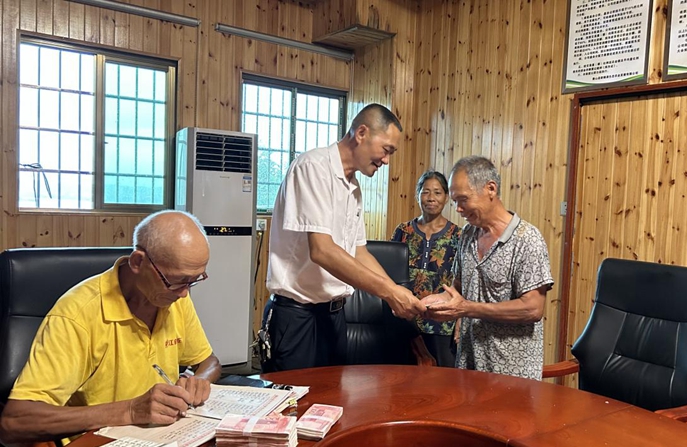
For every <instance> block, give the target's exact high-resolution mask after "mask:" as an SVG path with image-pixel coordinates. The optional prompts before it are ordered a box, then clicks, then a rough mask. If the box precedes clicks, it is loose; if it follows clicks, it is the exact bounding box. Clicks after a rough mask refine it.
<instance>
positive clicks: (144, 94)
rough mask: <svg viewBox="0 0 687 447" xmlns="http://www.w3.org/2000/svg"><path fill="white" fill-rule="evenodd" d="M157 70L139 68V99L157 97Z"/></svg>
mask: <svg viewBox="0 0 687 447" xmlns="http://www.w3.org/2000/svg"><path fill="white" fill-rule="evenodd" d="M154 82H155V72H154V71H153V70H148V69H145V68H139V69H138V97H139V99H151V100H152V99H155V96H154V95H155V90H154V86H153V84H154Z"/></svg>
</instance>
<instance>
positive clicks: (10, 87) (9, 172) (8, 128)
mask: <svg viewBox="0 0 687 447" xmlns="http://www.w3.org/2000/svg"><path fill="white" fill-rule="evenodd" d="M29 12H30V13H33V14H34V15H35V10H33V11H32V10H30V9H29ZM19 22H20V2H19V0H4V1H3V3H2V32H3V38H2V60H3V64H2V86H1V89H2V110H5V111H12V110H15V111H17V110H18V98H17V96H18V91H17V90H18V89H17V67H16V64H10V63H5V62H4V61H12V60H16V57H17V32H16V29H17V28H18V27H19ZM15 116H16V115H14V114H13V113H3V114H2V117H1V118H0V120H1V122H2V178H3V180H2V187H3V190H2V193H1V194H0V197H2V206H3V209H2V211H3V213H2V216H0V219H1V222H2V228H3V229H4V232H3V234H2V243H3V247H7V246H8V245H10V244H11V245H12V246H14V244H15V240H16V239H17V221H16V211H17V203H16V201H15V199H14V197H16V196H17V180H16V178H17V165H16V163H17V161H16V160H17V158H16V157H17V153H16V147H17V135H16V132H14V131H13V129H15V126H16V124H15V123H14V120H15Z"/></svg>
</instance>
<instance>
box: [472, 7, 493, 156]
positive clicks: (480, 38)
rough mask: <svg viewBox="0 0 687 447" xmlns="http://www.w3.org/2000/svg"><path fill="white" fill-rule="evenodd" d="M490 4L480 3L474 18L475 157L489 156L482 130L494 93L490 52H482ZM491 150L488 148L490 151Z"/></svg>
mask: <svg viewBox="0 0 687 447" xmlns="http://www.w3.org/2000/svg"><path fill="white" fill-rule="evenodd" d="M488 9H489V6H488V3H487V2H479V3H478V4H477V5H476V6H475V9H474V17H473V19H474V20H475V23H476V26H477V29H476V34H475V35H474V36H473V39H474V40H473V42H472V45H473V46H472V52H471V60H472V61H473V65H472V66H471V67H470V80H471V89H472V104H471V107H470V109H469V110H470V112H471V113H470V116H471V122H472V126H471V129H472V135H471V136H470V142H469V145H470V146H469V147H470V152H471V153H472V154H475V155H487V156H488V152H487V153H486V154H485V149H484V147H483V139H482V137H483V135H482V129H483V128H484V127H485V123H484V121H485V113H486V105H485V101H486V98H487V96H489V95H491V94H492V92H489V91H488V83H487V76H486V72H485V66H486V64H487V60H486V58H487V53H488V51H481V50H482V49H483V48H487V40H488V36H489V34H490V33H489V30H490V26H489V16H488V12H489V11H488ZM488 149H489V148H487V150H488Z"/></svg>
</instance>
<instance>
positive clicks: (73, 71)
mask: <svg viewBox="0 0 687 447" xmlns="http://www.w3.org/2000/svg"><path fill="white" fill-rule="evenodd" d="M61 53H62V60H61V61H60V83H61V84H62V85H60V87H61V88H63V89H65V90H79V84H80V82H79V69H78V68H79V62H80V61H81V57H80V56H79V53H74V52H72V51H62V52H61Z"/></svg>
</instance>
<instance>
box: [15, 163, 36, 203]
mask: <svg viewBox="0 0 687 447" xmlns="http://www.w3.org/2000/svg"><path fill="white" fill-rule="evenodd" d="M38 179H40V178H39V173H38V172H37V171H33V172H32V171H19V207H20V208H35V207H37V206H38V197H37V195H36V180H38Z"/></svg>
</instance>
